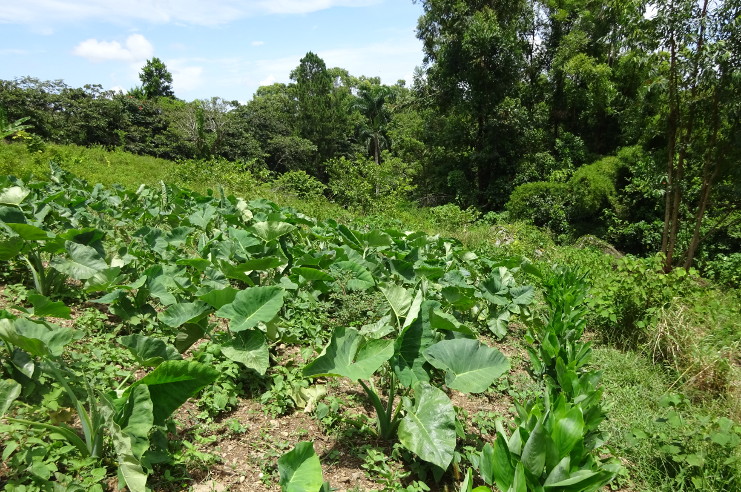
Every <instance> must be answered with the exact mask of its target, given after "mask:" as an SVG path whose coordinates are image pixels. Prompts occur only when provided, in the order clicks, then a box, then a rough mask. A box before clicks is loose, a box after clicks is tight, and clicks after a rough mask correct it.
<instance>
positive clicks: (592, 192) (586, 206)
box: [568, 157, 624, 220]
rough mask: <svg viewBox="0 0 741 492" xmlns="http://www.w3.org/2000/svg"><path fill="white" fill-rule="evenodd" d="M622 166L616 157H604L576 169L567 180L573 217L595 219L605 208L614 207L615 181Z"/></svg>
mask: <svg viewBox="0 0 741 492" xmlns="http://www.w3.org/2000/svg"><path fill="white" fill-rule="evenodd" d="M623 166H624V164H623V163H622V162H621V161H620V159H618V158H617V157H605V158H604V159H600V160H599V161H597V162H595V163H593V164H588V165H586V166H582V167H580V168H579V169H577V170H576V172H575V173H574V175H573V176H572V177H571V179H570V180H569V182H568V187H569V192H570V194H571V196H572V197H573V203H572V208H571V216H572V218H573V219H577V220H579V219H581V220H589V219H596V218H598V217H599V216H600V214H601V213H602V211H603V210H604V209H605V208H614V203H615V200H616V195H617V192H616V189H615V182H616V180H617V176H618V172H619V171H620V169H621V168H622V167H623Z"/></svg>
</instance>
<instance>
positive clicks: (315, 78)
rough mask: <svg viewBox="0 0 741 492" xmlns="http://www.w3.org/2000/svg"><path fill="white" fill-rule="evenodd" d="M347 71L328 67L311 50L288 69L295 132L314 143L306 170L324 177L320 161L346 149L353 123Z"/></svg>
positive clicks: (344, 151) (324, 173) (339, 153)
mask: <svg viewBox="0 0 741 492" xmlns="http://www.w3.org/2000/svg"><path fill="white" fill-rule="evenodd" d="M349 78H350V77H349V76H348V75H347V73H346V71H343V70H338V69H331V70H328V69H327V66H326V64H325V63H324V60H322V59H321V58H320V57H319V56H317V55H316V54H314V53H312V52H308V53H307V54H306V56H304V57H303V58H301V61H300V63H299V66H298V67H297V68H296V69H295V70H294V71H293V72H291V79H292V80H294V81H295V95H296V101H297V109H298V118H297V123H298V136H299V137H301V138H303V139H306V140H309V141H311V142H312V143H313V144H314V145H316V148H317V152H316V154H315V158H314V163H313V164H314V167H313V169H307V172H309V173H310V174H313V175H314V176H317V177H319V178H320V179H325V178H326V172H325V169H324V166H323V163H324V162H326V161H327V160H328V159H330V158H332V157H335V156H338V155H341V154H343V153H346V151H347V150H348V149H349V141H350V136H351V134H352V130H353V126H352V125H351V124H350V119H349V113H350V111H349V110H350V101H351V97H352V96H351V93H350V88H349V87H347V86H346V85H345V83H344V81H343V79H349Z"/></svg>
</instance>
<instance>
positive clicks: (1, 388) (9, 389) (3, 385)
mask: <svg viewBox="0 0 741 492" xmlns="http://www.w3.org/2000/svg"><path fill="white" fill-rule="evenodd" d="M21 389H22V387H21V385H20V384H18V383H17V382H16V381H13V380H12V379H0V417H2V416H3V415H5V412H7V411H8V409H9V408H10V405H12V404H13V402H14V401H15V399H16V398H18V397H19V396H21Z"/></svg>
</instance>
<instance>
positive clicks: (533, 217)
mask: <svg viewBox="0 0 741 492" xmlns="http://www.w3.org/2000/svg"><path fill="white" fill-rule="evenodd" d="M506 207H507V210H508V211H509V213H510V216H511V218H512V219H514V220H524V221H527V222H531V223H533V224H535V225H537V226H540V227H547V228H549V229H550V230H551V231H553V232H554V233H556V234H565V233H567V232H568V231H569V210H570V208H571V205H570V197H569V187H568V186H567V185H566V184H564V183H550V182H545V181H537V182H534V183H525V184H522V185H520V186H518V187H517V188H515V189H514V191H512V194H511V195H510V197H509V201H508V202H507V205H506Z"/></svg>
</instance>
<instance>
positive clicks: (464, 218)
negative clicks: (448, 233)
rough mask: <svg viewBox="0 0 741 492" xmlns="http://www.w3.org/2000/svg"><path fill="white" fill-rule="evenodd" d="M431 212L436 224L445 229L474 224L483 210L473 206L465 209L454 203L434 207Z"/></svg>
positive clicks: (461, 227)
mask: <svg viewBox="0 0 741 492" xmlns="http://www.w3.org/2000/svg"><path fill="white" fill-rule="evenodd" d="M430 213H431V214H432V217H433V219H434V222H435V225H436V226H438V227H442V228H445V229H465V228H467V227H470V226H472V225H473V224H474V222H476V220H478V218H479V216H480V215H481V212H479V211H478V210H476V209H475V208H473V207H468V208H467V209H465V210H463V209H462V208H460V207H459V206H458V205H454V204H452V203H448V204H446V205H440V206H438V207H432V208H431V209H430Z"/></svg>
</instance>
